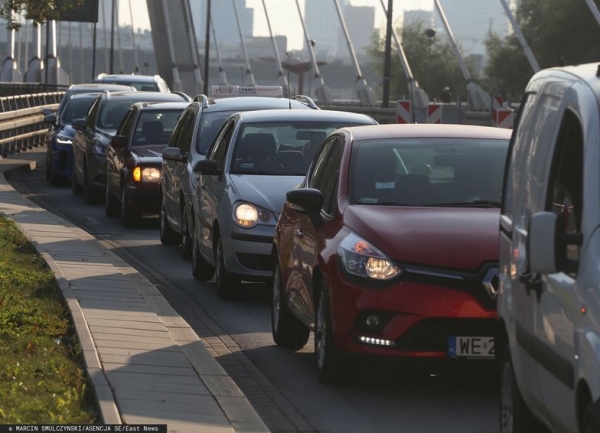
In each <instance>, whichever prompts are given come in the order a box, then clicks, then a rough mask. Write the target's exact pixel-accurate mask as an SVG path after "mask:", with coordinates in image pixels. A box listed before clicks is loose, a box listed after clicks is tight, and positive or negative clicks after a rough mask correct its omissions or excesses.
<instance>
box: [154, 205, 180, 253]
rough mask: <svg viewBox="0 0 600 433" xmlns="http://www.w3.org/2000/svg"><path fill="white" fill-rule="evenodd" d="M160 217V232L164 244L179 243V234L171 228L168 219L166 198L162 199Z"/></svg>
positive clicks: (161, 241)
mask: <svg viewBox="0 0 600 433" xmlns="http://www.w3.org/2000/svg"><path fill="white" fill-rule="evenodd" d="M158 217H159V232H160V243H161V244H163V245H177V243H178V242H179V236H178V235H177V233H175V231H174V230H173V229H172V228H171V225H170V224H169V220H168V219H167V210H166V208H165V200H164V198H163V200H161V204H160V212H159V214H158Z"/></svg>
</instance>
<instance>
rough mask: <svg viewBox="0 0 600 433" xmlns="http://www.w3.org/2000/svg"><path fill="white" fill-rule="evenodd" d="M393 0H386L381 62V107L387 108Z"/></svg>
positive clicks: (388, 100)
mask: <svg viewBox="0 0 600 433" xmlns="http://www.w3.org/2000/svg"><path fill="white" fill-rule="evenodd" d="M393 9H394V0H388V7H387V14H386V15H387V18H386V19H387V26H386V31H385V53H384V60H383V100H382V101H381V102H382V106H383V107H384V108H387V107H388V105H389V102H390V79H391V78H390V75H391V68H392V66H391V65H392V54H391V53H392V17H393Z"/></svg>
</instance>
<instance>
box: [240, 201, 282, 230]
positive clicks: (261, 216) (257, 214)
mask: <svg viewBox="0 0 600 433" xmlns="http://www.w3.org/2000/svg"><path fill="white" fill-rule="evenodd" d="M233 222H235V223H236V224H237V225H238V226H240V227H243V228H245V229H249V228H252V227H254V226H255V225H257V224H258V223H261V224H271V225H275V223H276V222H277V221H276V219H275V214H274V213H273V212H271V211H270V210H267V209H263V208H261V207H259V206H256V205H254V204H252V203H248V202H244V201H241V202H238V203H236V204H235V206H234V207H233Z"/></svg>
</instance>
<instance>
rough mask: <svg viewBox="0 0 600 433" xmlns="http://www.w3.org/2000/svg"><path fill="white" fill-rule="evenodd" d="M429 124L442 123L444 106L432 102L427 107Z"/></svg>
mask: <svg viewBox="0 0 600 433" xmlns="http://www.w3.org/2000/svg"><path fill="white" fill-rule="evenodd" d="M427 123H442V104H436V103H433V102H432V103H430V104H429V105H428V106H427Z"/></svg>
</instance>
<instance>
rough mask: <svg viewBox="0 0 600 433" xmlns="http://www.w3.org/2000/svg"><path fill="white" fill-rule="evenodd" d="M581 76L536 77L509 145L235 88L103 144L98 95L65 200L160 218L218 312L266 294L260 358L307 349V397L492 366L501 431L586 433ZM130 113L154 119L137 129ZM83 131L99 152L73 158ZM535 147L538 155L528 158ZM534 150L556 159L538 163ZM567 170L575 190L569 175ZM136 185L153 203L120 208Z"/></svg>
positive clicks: (573, 72) (124, 123)
mask: <svg viewBox="0 0 600 433" xmlns="http://www.w3.org/2000/svg"><path fill="white" fill-rule="evenodd" d="M597 70H600V68H599V67H598V66H597V65H593V66H591V65H587V66H586V67H579V68H571V69H568V68H566V69H565V70H556V71H550V72H542V73H540V74H538V75H536V76H535V77H534V78H533V79H532V81H531V82H530V85H529V87H528V89H529V90H528V93H527V95H526V99H525V101H524V103H523V104H524V105H523V106H522V110H521V112H520V115H519V119H518V120H517V124H516V126H515V133H511V131H508V130H504V129H499V128H491V127H476V126H467V125H461V126H453V125H416V124H415V125H377V124H376V122H375V121H374V120H373V119H371V118H370V117H368V116H364V115H354V114H351V113H341V112H338V113H336V114H335V115H334V114H333V113H331V112H327V111H325V110H319V109H318V107H317V106H316V104H315V103H314V101H312V100H310V99H309V98H306V97H301V98H298V99H299V100H296V99H286V98H282V97H281V96H280V95H276V96H275V97H274V98H272V99H269V98H267V97H259V96H256V95H255V94H254V95H252V94H251V95H250V96H247V95H244V96H240V95H239V92H240V89H243V88H240V87H238V88H237V89H236V92H237V93H238V94H236V95H232V94H228V95H226V98H224V99H219V98H218V97H215V96H214V95H211V96H205V95H201V96H198V97H197V98H196V99H195V100H194V101H193V102H191V103H190V102H189V101H186V100H185V98H183V102H171V103H164V101H163V102H162V103H161V102H160V101H162V100H160V101H159V100H153V99H152V98H149V99H148V100H145V99H144V98H143V97H140V99H139V100H137V101H132V102H131V103H130V104H129V105H127V106H126V103H123V104H121V105H122V108H123V107H125V109H124V110H122V112H121V115H120V118H119V119H116V116H115V118H114V119H113V120H112V122H113V123H111V124H110V127H109V126H107V125H108V123H107V122H108V120H107V119H106V118H102V117H99V116H98V111H99V108H98V106H99V105H100V104H101V102H99V101H103V100H104V99H112V98H114V99H118V98H119V97H118V96H116V95H117V93H114V94H112V93H111V92H110V91H105V92H103V93H101V94H99V95H98V96H96V98H97V100H96V102H95V103H94V105H92V109H91V110H90V111H88V113H87V115H86V116H85V120H83V119H77V120H76V119H71V122H72V125H73V128H74V129H75V130H77V133H76V134H75V137H74V138H73V149H74V150H73V153H74V154H77V157H76V158H74V159H73V172H72V190H73V192H74V193H81V192H85V193H86V194H85V196H86V202H93V201H95V199H96V198H97V195H98V193H99V191H101V190H104V192H105V196H104V199H105V210H106V214H107V215H108V216H117V215H120V216H121V218H122V222H123V225H124V226H132V225H135V224H137V223H138V222H139V220H140V218H141V217H142V216H143V215H144V214H147V213H151V214H158V216H159V221H160V234H159V236H160V240H161V242H162V243H163V244H165V245H169V244H171V245H173V244H177V245H181V249H182V251H183V255H184V257H185V258H191V274H190V276H193V277H194V278H195V279H197V280H201V281H208V280H211V279H214V281H215V286H216V290H217V294H218V296H219V297H222V298H232V297H235V296H236V295H237V294H238V293H239V291H240V290H242V288H243V285H242V284H241V282H242V281H256V280H259V281H266V282H267V284H269V285H270V287H271V294H272V297H271V328H272V336H273V340H274V342H275V343H276V344H277V345H279V346H281V347H286V348H290V349H292V350H298V349H300V348H302V347H303V346H305V345H306V344H307V342H308V340H309V334H310V332H313V333H314V353H315V363H316V366H317V377H318V379H319V380H320V381H321V382H323V383H335V382H339V381H343V380H348V379H349V378H351V377H352V375H353V371H354V367H355V366H356V363H357V362H362V361H364V360H365V359H368V360H377V359H388V360H389V359H390V358H391V359H398V360H399V359H403V360H412V361H416V362H421V361H425V360H427V361H435V362H443V363H465V365H470V364H471V363H473V362H476V363H479V364H481V363H487V364H485V365H487V366H488V368H489V369H490V370H495V369H497V368H498V367H499V366H500V372H499V373H500V375H501V378H502V380H501V387H500V390H501V394H502V395H501V401H500V407H499V413H500V430H501V431H503V432H516V433H519V432H529V431H543V429H545V428H549V429H551V430H553V431H568V432H585V433H587V432H591V433H596V432H600V415H599V411H598V408H599V407H600V406H599V405H600V343H599V342H600V332H599V330H600V317H599V316H598V308H599V301H598V300H599V299H600V296H598V285H597V280H596V279H595V275H596V274H597V272H595V270H594V269H595V267H594V263H595V262H594V261H593V259H590V258H589V257H596V256H593V254H594V251H596V250H597V248H595V244H597V239H598V236H595V235H594V234H595V233H597V231H596V230H595V229H596V228H597V226H598V224H599V222H598V217H597V213H593V212H595V211H594V209H595V207H594V206H595V205H594V204H591V205H590V204H587V205H586V206H585V207H584V206H583V203H584V201H585V200H584V198H585V199H586V200H587V202H586V203H591V202H592V201H593V200H592V198H593V197H594V195H593V194H594V193H597V191H596V190H594V191H589V190H588V188H589V186H584V185H587V183H584V180H585V182H587V179H588V177H590V178H592V177H593V176H594V175H593V174H588V172H589V173H596V174H597V172H598V170H597V169H596V170H595V171H594V169H592V168H591V165H592V163H591V162H590V163H588V162H587V161H590V160H591V158H593V157H594V156H597V155H598V150H597V141H598V140H597V135H598V131H600V126H599V125H598V124H600V121H599V120H598V116H596V117H594V116H590V115H589V113H588V115H580V114H579V112H578V111H577V104H578V103H581V104H583V102H582V101H583V100H584V99H585V98H591V99H593V101H594V103H595V104H596V105H594V104H593V103H590V104H588V105H587V106H586V107H587V108H585V109H581V112H583V113H584V114H585V113H587V111H586V110H592V108H590V107H595V108H596V109H597V106H598V101H600V92H598V91H597V89H598V88H599V87H598V83H597V81H598V80H599V78H598V77H599V76H600V74H598V73H597ZM557 77H558V78H557ZM569 79H570V80H571V81H572V82H575V83H576V84H577V85H578V86H579V87H577V86H573V89H572V90H565V91H564V96H563V99H562V100H561V99H560V98H559V99H558V100H556V98H554V99H552V98H550V99H552V100H553V101H554V103H555V104H556V107H555V108H556V110H555V111H554V112H553V113H554V114H555V115H558V114H557V113H566V114H564V116H563V117H562V118H561V119H558V118H556V119H555V120H554V121H551V120H550V119H549V118H548V119H546V118H545V117H544V116H542V115H541V114H540V113H542V112H543V110H544V109H545V108H547V107H548V104H549V102H548V101H549V100H550V99H544V93H543V92H544V89H546V88H547V89H556V87H557V86H558V85H559V84H557V83H561V82H563V81H564V82H567V81H569ZM230 87H231V86H230ZM233 87H235V86H233ZM566 87H568V86H566ZM264 88H265V89H267V91H269V90H268V88H269V86H264ZM582 88H583V90H582ZM589 89H591V90H589ZM218 90H219V91H220V92H221V93H223V92H224V91H225V89H223V88H218ZM587 90H589V91H588V92H587V93H586V91H587ZM538 92H539V93H540V95H539V96H537V93H538ZM548 92H550V90H548ZM569 92H580V93H579V94H577V95H570V93H569ZM133 93H137V94H138V95H140V94H145V93H149V92H128V94H133ZM157 93H158V92H157ZM174 96H176V95H175V94H174ZM73 98H75V97H73ZM103 98H104V99H103ZM81 99H84V97H81ZM159 99H160V98H159ZM167 99H168V98H167ZM74 100H75V99H74ZM172 101H175V99H173V100H172ZM179 101H182V99H181V98H180V99H179ZM134 102H137V104H134ZM132 104H133V105H132ZM169 104H171V105H169ZM161 106H163V107H165V109H166V108H167V107H169V108H170V109H172V110H173V112H174V113H175V112H176V115H175V119H173V118H171V119H170V120H169V121H167V122H164V121H163V122H162V123H161V122H159V123H161V131H160V133H159V132H158V129H154V130H152V127H151V126H150V124H151V123H152V121H154V123H155V125H156V121H157V120H165V119H164V118H163V119H161V117H162V115H161V114H159V111H157V110H158V109H160V107H161ZM67 107H68V105H67ZM94 107H96V108H95V111H94ZM573 107H575V108H573ZM253 111H256V112H253ZM213 112H214V114H213ZM152 113H154V114H152ZM165 113H166V112H165ZM105 114H106V113H105ZM144 115H149V116H154V118H152V119H150V118H148V119H147V121H148V125H147V126H145V125H146V121H142V120H141V119H142V116H144ZM546 115H547V116H549V115H548V113H546ZM328 116H329V117H328ZM332 116H333V117H332ZM335 116H337V117H335ZM105 117H106V116H105ZM555 117H556V116H555ZM334 118H335V119H334ZM57 119H58V117H57ZM97 119H103V120H97ZM582 119H583V120H582ZM590 119H592V120H590ZM51 120H52V119H51ZM97 122H100V123H102V122H104V123H106V124H105V125H104V127H102V126H101V125H97ZM579 122H582V123H583V125H581V124H580V123H579ZM586 122H590V123H591V125H588V124H587V123H586ZM324 123H325V124H326V125H324ZM156 126H157V125H156ZM94 128H96V129H98V130H99V135H101V136H102V140H101V143H100V141H98V139H88V140H87V141H84V135H85V134H86V130H87V131H88V133H89V131H90V130H92V129H94ZM544 128H545V129H544ZM578 128H579V129H578ZM544 131H546V132H544ZM582 131H583V132H582ZM536 133H540V134H546V135H545V138H547V140H546V141H544V142H539V143H540V146H539V147H536V145H535V144H536V143H538V141H537V140H538V138H537V137H536V136H535V135H534V134H536ZM138 140H141V141H140V142H139V143H138ZM587 140H589V141H590V142H592V143H593V145H592V144H589V143H588V141H587ZM142 141H143V143H142ZM567 142H569V143H571V145H573V143H575V145H576V148H575V150H574V154H573V155H574V156H573V155H571V156H570V157H568V156H566V155H569V153H568V152H566V151H565V150H564V148H565V146H566V143H567ZM150 143H152V144H153V145H155V146H154V147H152V148H148V147H145V146H146V145H147V144H150ZM525 143H532V145H531V146H530V147H529V148H528V146H527V145H526V144H525ZM550 143H553V144H554V143H557V144H556V147H557V150H556V151H555V154H554V157H553V159H552V160H549V159H548V158H546V159H544V158H542V157H541V156H540V157H539V158H540V162H538V163H536V160H535V159H534V158H535V157H537V156H536V154H535V152H536V149H537V150H540V149H542V146H543V145H549V144H550ZM138 145H139V147H138V148H137V149H136V147H137V146H138ZM584 145H585V146H584ZM49 146H50V144H49ZM52 146H55V145H52ZM577 146H579V147H577ZM594 146H595V147H594ZM75 149H77V150H75ZM528 149H529V150H528ZM584 149H585V152H584ZM590 149H591V150H590ZM90 152H91V153H90ZM528 152H529V153H528ZM527 153H528V157H527V158H525V156H527V155H526V154H527ZM99 155H101V159H102V161H101V163H102V164H101V167H100V165H98V167H96V168H95V169H94V171H93V172H91V171H90V167H89V164H90V162H89V159H90V158H92V157H95V158H96V160H98V161H99ZM86 156H87V158H86ZM507 156H508V158H507ZM145 157H150V159H148V160H147V162H146V164H148V165H147V166H145V165H144V162H143V161H144V158H145ZM98 161H96V163H98V164H100V163H99V162H98ZM584 161H585V164H584ZM86 162H87V164H88V166H86ZM523 164H525V165H531V167H529V168H525V167H523ZM536 164H537V165H536ZM577 164H579V165H577ZM584 166H585V167H586V169H585V170H586V171H585V176H586V177H585V178H580V177H578V176H574V175H573V173H583V167H584ZM588 166H590V167H588ZM52 167H54V165H52ZM145 167H146V168H145ZM136 169H137V173H138V174H135V173H136ZM47 170H48V169H47ZM144 170H146V171H144ZM536 170H537V171H536ZM49 173H50V175H49V177H48V179H49V180H50V181H52V182H53V180H54V175H53V173H55V172H53V171H50V172H49ZM144 173H145V174H144ZM526 173H531V176H534V177H535V176H538V177H539V179H538V180H540V179H542V178H544V179H546V180H545V181H540V182H536V180H535V179H532V178H531V176H529V175H526ZM505 174H506V175H508V177H507V176H506V175H505ZM65 175H68V172H66V174H65ZM528 176H529V177H528ZM53 183H54V182H53ZM544 185H545V187H543V186H544ZM548 185H551V186H552V188H549V187H548ZM140 186H141V188H147V190H148V191H150V189H151V191H152V192H151V193H148V194H150V195H151V200H149V201H150V202H151V205H149V206H138V205H139V203H137V204H136V203H135V201H136V200H135V199H134V194H140V191H141V189H140ZM102 187H104V188H102ZM536 188H537V189H536ZM595 188H597V185H595ZM534 194H537V196H535V197H534V196H533V195H534ZM507 195H508V196H507ZM138 197H139V196H138ZM146 198H148V196H146ZM595 202H597V197H596V198H595V201H594V202H593V203H595ZM146 203H147V202H146ZM532 211H533V212H534V213H535V212H537V213H535V214H532ZM528 232H529V233H528ZM501 233H502V236H501ZM532 252H535V254H536V258H534V257H533V256H531V253H532ZM537 257H540V258H539V259H538V258H537ZM590 260H591V261H590ZM499 263H500V265H499ZM596 268H597V266H596ZM582 270H583V271H585V273H583V272H581V271H582ZM578 271H580V274H579V275H578ZM559 294H560V296H559ZM566 298H569V300H568V301H567V300H566ZM564 302H567V303H566V304H564ZM561 303H563V304H561ZM571 304H572V305H571ZM571 310H572V311H571ZM498 311H500V315H499V314H498ZM524 314H527V316H525V315H524ZM499 324H500V326H499ZM560 396H565V398H561V397H560Z"/></svg>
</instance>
